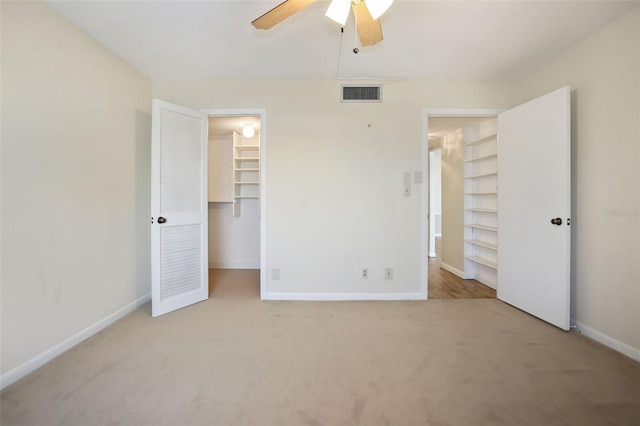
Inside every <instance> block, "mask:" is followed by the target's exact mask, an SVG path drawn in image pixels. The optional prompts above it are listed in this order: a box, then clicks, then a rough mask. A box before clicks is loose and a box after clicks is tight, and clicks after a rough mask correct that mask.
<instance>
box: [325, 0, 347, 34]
mask: <svg viewBox="0 0 640 426" xmlns="http://www.w3.org/2000/svg"><path fill="white" fill-rule="evenodd" d="M350 8H351V0H332V1H331V3H330V4H329V8H328V9H327V12H326V13H325V16H327V17H328V18H331V19H332V20H334V21H335V22H337V23H338V24H340V25H341V26H343V27H344V25H345V24H346V23H347V18H348V17H349V10H350Z"/></svg>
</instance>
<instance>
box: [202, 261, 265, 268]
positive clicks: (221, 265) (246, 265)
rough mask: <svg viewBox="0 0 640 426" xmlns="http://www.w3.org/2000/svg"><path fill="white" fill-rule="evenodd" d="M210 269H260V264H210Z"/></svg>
mask: <svg viewBox="0 0 640 426" xmlns="http://www.w3.org/2000/svg"><path fill="white" fill-rule="evenodd" d="M209 269H260V264H259V263H233V262H231V263H229V262H209Z"/></svg>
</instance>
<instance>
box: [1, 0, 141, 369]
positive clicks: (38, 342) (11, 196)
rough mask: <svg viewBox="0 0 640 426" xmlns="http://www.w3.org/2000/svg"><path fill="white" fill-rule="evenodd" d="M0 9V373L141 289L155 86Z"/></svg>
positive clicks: (18, 8) (90, 47) (24, 9)
mask: <svg viewBox="0 0 640 426" xmlns="http://www.w3.org/2000/svg"><path fill="white" fill-rule="evenodd" d="M1 7H2V305H1V307H2V314H1V315H2V316H1V322H2V373H3V374H4V373H6V372H7V371H9V370H12V369H14V368H16V367H18V366H19V365H21V364H23V363H25V362H26V361H28V360H30V359H31V358H32V357H34V356H35V355H38V354H40V353H42V352H43V351H45V350H48V349H50V348H51V347H53V346H54V345H56V344H59V343H60V342H61V341H63V340H65V339H67V338H69V337H70V336H72V335H74V334H76V333H78V332H79V331H81V330H83V329H85V328H86V327H88V326H90V325H93V324H94V323H96V322H97V321H99V320H102V319H103V318H105V317H106V316H108V315H110V314H112V313H114V312H115V311H118V310H120V309H121V308H123V307H125V306H127V305H129V304H131V303H134V302H135V301H136V300H138V299H140V298H141V297H143V296H145V295H146V294H148V293H149V291H150V287H149V282H150V278H149V274H150V272H149V271H150V260H149V239H150V237H149V217H150V213H149V205H150V197H149V181H150V158H149V151H150V133H151V132H150V125H151V120H150V102H151V101H150V99H151V82H150V80H149V79H147V78H146V77H145V76H143V75H142V74H140V73H139V72H137V71H136V70H135V69H133V68H132V67H131V66H129V65H128V64H126V63H125V62H123V61H122V60H121V59H119V58H118V57H117V56H115V55H114V54H113V53H111V52H110V51H108V50H107V49H105V48H104V47H103V46H101V45H100V44H98V43H97V42H95V41H94V40H93V39H91V38H89V37H88V36H87V35H86V34H85V33H84V32H83V31H81V30H80V29H78V28H77V27H75V26H74V25H72V24H71V23H70V22H69V21H67V20H66V19H64V18H62V17H61V16H60V15H58V14H57V13H56V12H54V11H53V10H52V9H50V8H49V7H48V6H47V5H45V4H44V3H40V2H19V3H14V2H7V1H2V2H1Z"/></svg>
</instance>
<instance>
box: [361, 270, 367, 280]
mask: <svg viewBox="0 0 640 426" xmlns="http://www.w3.org/2000/svg"><path fill="white" fill-rule="evenodd" d="M360 278H362V279H363V280H366V279H369V268H362V271H361V272H360Z"/></svg>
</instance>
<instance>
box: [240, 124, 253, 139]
mask: <svg viewBox="0 0 640 426" xmlns="http://www.w3.org/2000/svg"><path fill="white" fill-rule="evenodd" d="M255 134H256V129H254V128H253V124H252V123H244V124H243V125H242V136H244V137H245V138H252V137H253V136H254V135H255Z"/></svg>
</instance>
